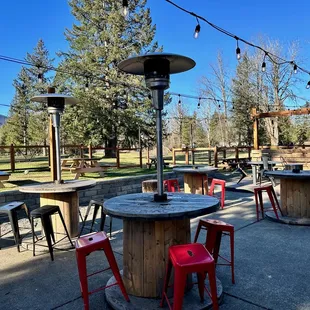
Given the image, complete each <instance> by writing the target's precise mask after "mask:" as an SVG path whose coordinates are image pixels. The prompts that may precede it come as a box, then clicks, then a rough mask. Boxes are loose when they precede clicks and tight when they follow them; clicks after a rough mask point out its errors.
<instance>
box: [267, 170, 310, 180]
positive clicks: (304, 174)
mask: <svg viewBox="0 0 310 310" xmlns="http://www.w3.org/2000/svg"><path fill="white" fill-rule="evenodd" d="M265 174H266V175H268V176H271V177H275V178H279V179H285V178H286V179H310V171H309V170H301V171H300V172H297V173H296V172H292V170H280V171H279V170H277V171H266V172H265Z"/></svg>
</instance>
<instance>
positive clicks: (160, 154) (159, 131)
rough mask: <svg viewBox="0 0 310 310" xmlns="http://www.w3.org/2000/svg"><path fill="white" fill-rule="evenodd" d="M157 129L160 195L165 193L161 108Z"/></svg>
mask: <svg viewBox="0 0 310 310" xmlns="http://www.w3.org/2000/svg"><path fill="white" fill-rule="evenodd" d="M156 131H157V135H156V136H157V190H158V195H159V196H162V195H163V194H164V186H163V181H164V177H163V175H164V174H163V142H162V117H161V110H156Z"/></svg>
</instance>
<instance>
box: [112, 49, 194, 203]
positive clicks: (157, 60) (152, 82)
mask: <svg viewBox="0 0 310 310" xmlns="http://www.w3.org/2000/svg"><path fill="white" fill-rule="evenodd" d="M195 65H196V63H195V61H194V60H192V59H191V58H188V57H185V56H181V55H176V54H166V53H153V54H145V55H141V56H136V57H132V58H128V59H126V60H123V61H122V62H120V63H119V64H118V68H119V69H120V70H122V71H124V72H126V73H131V74H135V75H144V77H145V83H146V86H147V87H148V88H149V89H150V90H151V92H152V103H153V107H154V109H155V110H156V137H157V139H156V140H157V191H158V193H157V194H155V195H154V200H155V201H165V200H167V194H165V193H164V187H163V147H162V110H163V107H164V90H165V89H168V88H169V84H170V74H174V73H181V72H184V71H187V70H190V69H192V68H193V67H194V66H195Z"/></svg>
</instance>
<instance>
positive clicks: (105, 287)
mask: <svg viewBox="0 0 310 310" xmlns="http://www.w3.org/2000/svg"><path fill="white" fill-rule="evenodd" d="M115 285H118V283H117V282H115V283H113V284H110V285H106V286H102V287H99V288H96V289H94V290H92V291H90V292H88V295H91V294H94V293H97V292H99V291H103V290H105V289H107V288H109V287H111V286H115Z"/></svg>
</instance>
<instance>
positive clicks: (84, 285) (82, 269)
mask: <svg viewBox="0 0 310 310" xmlns="http://www.w3.org/2000/svg"><path fill="white" fill-rule="evenodd" d="M76 260H77V264H78V271H79V277H80V288H81V293H82V298H83V302H84V309H85V310H88V309H89V294H88V281H87V266H86V256H84V255H79V253H78V252H76Z"/></svg>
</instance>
